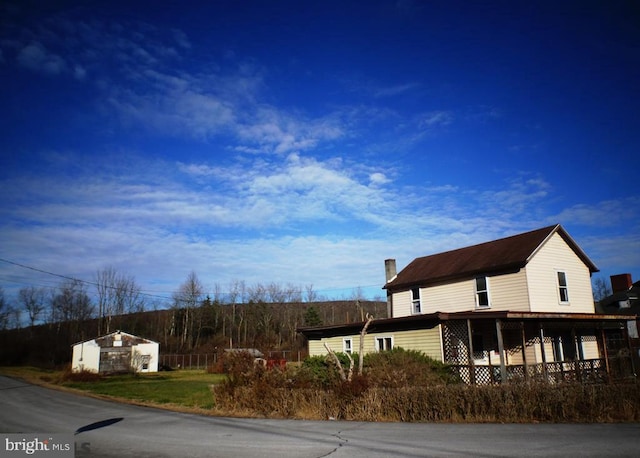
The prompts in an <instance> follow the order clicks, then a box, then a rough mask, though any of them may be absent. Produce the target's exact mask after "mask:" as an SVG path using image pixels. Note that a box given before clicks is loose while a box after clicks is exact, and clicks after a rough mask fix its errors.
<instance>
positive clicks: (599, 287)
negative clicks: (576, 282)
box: [593, 277, 613, 302]
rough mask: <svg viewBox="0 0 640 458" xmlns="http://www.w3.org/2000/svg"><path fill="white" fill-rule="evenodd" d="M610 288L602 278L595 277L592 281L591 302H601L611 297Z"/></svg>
mask: <svg viewBox="0 0 640 458" xmlns="http://www.w3.org/2000/svg"><path fill="white" fill-rule="evenodd" d="M611 294H613V293H612V291H611V287H610V286H609V284H608V283H607V281H606V280H605V279H604V278H602V277H596V278H595V279H594V280H593V300H594V301H596V302H599V301H601V300H602V299H604V298H605V297H608V296H611Z"/></svg>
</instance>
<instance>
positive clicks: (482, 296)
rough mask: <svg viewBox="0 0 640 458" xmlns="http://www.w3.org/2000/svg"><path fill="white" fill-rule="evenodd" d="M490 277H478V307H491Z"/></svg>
mask: <svg viewBox="0 0 640 458" xmlns="http://www.w3.org/2000/svg"><path fill="white" fill-rule="evenodd" d="M490 305H491V304H490V301H489V279H488V278H487V277H478V278H476V307H489V306H490Z"/></svg>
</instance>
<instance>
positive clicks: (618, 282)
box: [610, 274, 633, 294]
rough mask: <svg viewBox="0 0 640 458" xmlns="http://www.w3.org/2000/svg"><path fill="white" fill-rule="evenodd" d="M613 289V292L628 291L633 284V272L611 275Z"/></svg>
mask: <svg viewBox="0 0 640 458" xmlns="http://www.w3.org/2000/svg"><path fill="white" fill-rule="evenodd" d="M610 278H611V289H612V290H613V294H615V293H619V292H622V291H627V290H628V289H629V288H631V286H632V285H633V282H632V281H631V274H618V275H611V277H610Z"/></svg>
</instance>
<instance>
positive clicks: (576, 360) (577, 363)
mask: <svg viewBox="0 0 640 458" xmlns="http://www.w3.org/2000/svg"><path fill="white" fill-rule="evenodd" d="M571 340H573V351H574V352H575V354H576V357H575V358H574V359H573V373H574V374H575V376H576V380H578V381H579V382H582V371H581V370H580V349H579V348H578V335H577V334H576V327H575V326H571Z"/></svg>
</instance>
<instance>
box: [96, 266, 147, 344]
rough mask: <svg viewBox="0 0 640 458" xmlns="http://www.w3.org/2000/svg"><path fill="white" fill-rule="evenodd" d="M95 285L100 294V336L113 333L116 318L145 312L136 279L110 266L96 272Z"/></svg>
mask: <svg viewBox="0 0 640 458" xmlns="http://www.w3.org/2000/svg"><path fill="white" fill-rule="evenodd" d="M95 285H96V289H97V293H98V334H102V333H103V331H104V332H105V333H106V334H108V333H109V332H110V331H111V322H112V320H113V317H114V316H116V315H123V314H124V313H133V312H141V311H144V299H143V298H142V295H141V294H140V287H139V286H138V284H137V283H136V281H135V278H134V277H132V276H127V275H124V274H120V273H118V271H116V269H115V268H114V267H111V266H109V267H106V268H104V269H102V270H99V271H97V272H96V274H95Z"/></svg>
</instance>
